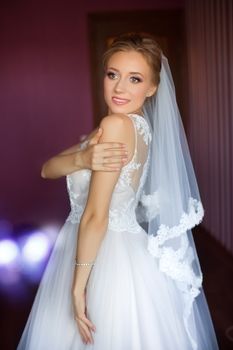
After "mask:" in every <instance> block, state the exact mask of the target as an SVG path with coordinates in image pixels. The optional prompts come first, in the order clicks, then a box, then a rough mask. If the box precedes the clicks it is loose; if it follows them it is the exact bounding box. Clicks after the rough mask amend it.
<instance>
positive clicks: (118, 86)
mask: <svg viewBox="0 0 233 350" xmlns="http://www.w3.org/2000/svg"><path fill="white" fill-rule="evenodd" d="M114 91H115V92H117V93H119V94H120V93H122V92H124V91H125V84H124V81H123V79H119V80H117V81H116V84H115V86H114Z"/></svg>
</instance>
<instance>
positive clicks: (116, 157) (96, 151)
mask: <svg viewBox="0 0 233 350" xmlns="http://www.w3.org/2000/svg"><path fill="white" fill-rule="evenodd" d="M101 134H102V129H101V128H100V129H98V130H97V129H96V130H94V131H93V132H92V133H91V134H90V135H89V136H88V137H87V138H86V139H87V140H89V142H88V146H87V147H86V148H85V149H80V144H76V145H74V146H72V147H70V148H68V149H66V150H65V151H63V152H61V153H59V154H57V155H56V156H54V157H52V158H50V159H49V160H48V161H46V162H45V163H44V164H43V166H42V170H41V176H42V177H43V178H46V179H57V178H59V177H61V176H66V175H68V174H71V173H73V172H74V171H78V170H81V169H91V170H95V171H117V170H119V169H120V168H121V167H122V166H123V165H124V164H125V161H126V160H127V152H126V149H125V145H123V144H122V143H116V142H114V143H113V142H110V143H108V144H106V143H101V144H100V143H98V142H99V139H100V137H101Z"/></svg>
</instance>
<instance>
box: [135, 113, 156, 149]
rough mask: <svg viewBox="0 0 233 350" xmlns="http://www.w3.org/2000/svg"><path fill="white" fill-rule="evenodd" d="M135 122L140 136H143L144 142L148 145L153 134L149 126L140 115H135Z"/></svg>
mask: <svg viewBox="0 0 233 350" xmlns="http://www.w3.org/2000/svg"><path fill="white" fill-rule="evenodd" d="M133 118H134V120H135V125H136V128H137V130H138V132H139V134H140V135H143V140H144V142H145V144H146V145H148V144H149V141H151V137H152V136H151V133H150V129H149V126H148V124H147V122H146V120H145V118H144V117H141V116H140V115H137V114H135V115H134V117H133Z"/></svg>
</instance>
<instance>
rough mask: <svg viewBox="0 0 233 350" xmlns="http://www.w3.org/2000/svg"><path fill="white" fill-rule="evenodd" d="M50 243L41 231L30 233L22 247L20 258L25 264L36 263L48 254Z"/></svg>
mask: <svg viewBox="0 0 233 350" xmlns="http://www.w3.org/2000/svg"><path fill="white" fill-rule="evenodd" d="M50 248H51V244H50V242H49V239H48V237H47V236H46V235H45V234H44V233H42V232H36V233H33V234H31V235H30V236H29V237H28V238H27V239H26V241H25V243H24V246H23V248H22V252H21V254H22V259H23V261H24V262H25V263H27V264H32V265H33V264H36V263H39V262H41V261H43V260H45V259H46V258H47V256H48V254H49V250H50Z"/></svg>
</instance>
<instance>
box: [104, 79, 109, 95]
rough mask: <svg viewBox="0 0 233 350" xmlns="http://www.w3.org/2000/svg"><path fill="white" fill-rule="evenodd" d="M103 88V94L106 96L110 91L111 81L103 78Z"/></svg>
mask: <svg viewBox="0 0 233 350" xmlns="http://www.w3.org/2000/svg"><path fill="white" fill-rule="evenodd" d="M103 88H104V96H108V95H109V93H110V91H111V81H110V80H109V79H104V83H103Z"/></svg>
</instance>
